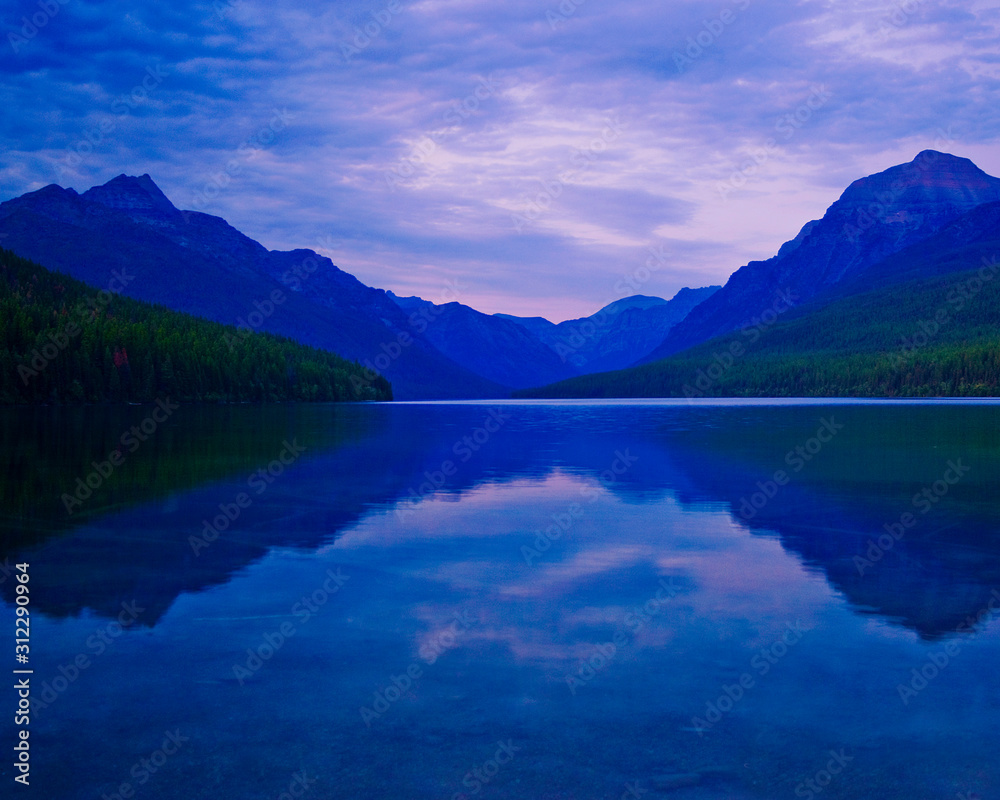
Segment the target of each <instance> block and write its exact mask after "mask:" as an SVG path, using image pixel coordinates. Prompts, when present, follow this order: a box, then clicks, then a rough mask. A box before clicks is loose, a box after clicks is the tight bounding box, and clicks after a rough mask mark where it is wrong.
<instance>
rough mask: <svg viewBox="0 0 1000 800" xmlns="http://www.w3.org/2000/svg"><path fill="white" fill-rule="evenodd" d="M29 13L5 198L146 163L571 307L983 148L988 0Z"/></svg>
mask: <svg viewBox="0 0 1000 800" xmlns="http://www.w3.org/2000/svg"><path fill="white" fill-rule="evenodd" d="M568 12H571V13H568ZM37 13H39V6H38V4H37V3H33V2H27V1H26V0H16V2H13V3H10V4H8V6H7V8H6V9H5V11H4V12H3V16H2V18H0V21H2V22H3V31H4V40H3V41H0V45H2V46H3V52H2V55H0V64H2V68H3V69H4V72H5V80H4V82H3V84H2V85H0V101H2V102H3V105H4V107H5V108H8V109H17V113H8V114H5V115H4V116H3V119H2V120H0V133H2V137H3V141H4V144H5V147H4V149H3V151H2V154H0V197H2V198H8V197H12V196H16V195H19V194H21V193H23V192H25V191H30V190H32V189H36V188H39V187H40V186H42V185H45V184H47V183H50V182H59V183H62V184H63V185H71V186H73V187H74V188H77V189H78V190H83V189H86V188H88V187H89V186H91V185H93V184H96V183H102V182H104V181H106V180H108V179H110V178H111V177H113V176H114V175H117V174H119V173H121V172H126V173H130V174H141V173H144V172H148V173H150V174H151V175H152V176H153V177H154V179H155V180H156V181H157V182H158V184H159V185H160V186H161V188H163V190H164V191H165V192H166V193H167V195H168V196H169V197H171V199H172V200H173V201H174V202H175V203H176V204H177V205H178V206H181V207H189V208H190V207H195V206H196V205H197V204H199V203H204V204H205V210H206V211H209V212H211V213H216V214H219V215H221V216H224V217H226V218H227V219H228V220H229V221H230V222H231V223H232V224H234V225H235V226H236V227H238V228H239V229H241V230H243V231H244V232H246V233H247V234H248V235H250V236H252V237H254V238H256V239H259V240H261V241H262V242H263V243H264V244H265V245H267V246H269V247H272V248H283V249H290V248H293V247H298V246H306V247H316V246H317V245H316V242H317V241H318V240H327V241H329V240H331V239H332V240H333V241H335V242H337V243H338V244H337V247H336V250H335V252H333V253H332V255H334V257H335V260H336V261H337V263H338V264H339V265H340V266H341V267H342V268H343V269H345V270H347V271H349V272H352V273H354V274H356V275H358V277H360V278H361V279H362V280H364V281H365V282H367V283H370V284H374V285H377V286H380V287H383V288H391V289H393V290H397V291H400V292H401V293H403V294H413V293H416V294H426V295H428V296H431V295H434V294H435V293H436V292H437V290H438V289H439V287H440V285H441V282H442V280H444V279H445V278H446V277H447V276H452V275H465V276H466V277H467V278H468V281H467V282H468V283H470V284H471V289H470V292H469V294H468V295H467V302H472V303H473V304H474V305H475V304H478V305H479V306H480V307H483V308H484V310H489V311H510V312H513V313H544V314H546V315H548V316H550V317H552V318H554V319H560V318H563V317H572V316H579V315H581V314H585V313H590V312H592V311H593V310H594V309H596V308H597V307H599V306H601V305H603V304H604V303H606V302H608V301H609V300H611V299H614V297H611V296H609V292H610V288H609V287H611V286H613V285H614V283H615V282H616V281H617V280H618V278H619V277H620V276H621V274H622V273H623V272H624V271H627V270H629V269H634V268H635V267H637V266H639V265H641V264H642V263H643V261H644V256H643V253H644V252H645V249H646V248H647V247H649V246H661V245H666V246H669V247H671V248H673V250H674V251H675V252H676V253H677V256H678V257H677V259H676V263H672V264H671V265H670V266H669V267H666V268H664V269H663V270H661V271H660V272H659V273H657V275H656V276H655V280H654V281H652V282H651V284H650V286H649V289H648V291H649V292H650V293H658V294H661V295H663V296H667V297H669V296H671V295H672V294H673V293H674V292H675V291H676V290H677V289H679V288H680V287H681V286H683V285H691V284H692V283H701V284H707V283H722V282H725V280H726V278H727V277H728V275H729V274H730V273H731V272H732V271H733V270H734V269H736V268H738V267H739V266H741V265H742V264H743V263H745V262H746V261H748V260H750V259H752V258H766V257H768V256H770V255H772V254H773V253H774V252H775V251H776V250H777V247H778V246H779V245H780V244H781V242H782V241H784V240H785V239H787V238H790V237H791V236H792V235H794V233H795V231H796V230H797V229H798V228H799V227H800V226H801V225H802V224H803V223H804V222H805V221H807V220H808V219H810V218H814V217H816V216H820V215H821V214H822V212H823V210H824V209H825V207H826V206H827V205H829V204H830V203H831V202H832V201H833V200H835V199H836V197H837V196H838V195H839V193H840V191H842V190H843V188H845V187H846V186H847V184H848V183H850V182H851V181H852V180H854V179H855V178H857V177H860V176H861V175H863V174H867V173H869V172H872V171H876V170H879V169H884V168H886V167H888V166H891V165H892V164H893V163H898V162H899V161H904V160H909V159H911V158H912V157H913V156H914V155H915V154H916V153H917V152H918V151H919V150H921V149H924V148H925V147H931V146H935V145H937V146H938V147H939V149H944V150H949V151H951V152H955V153H957V154H960V155H964V154H970V155H972V154H973V153H974V154H976V156H977V157H978V158H977V163H979V164H980V166H981V167H983V168H984V169H986V170H987V171H988V172H993V173H994V174H995V173H997V172H1000V156H998V155H996V151H995V145H996V143H997V139H998V133H1000V109H998V108H997V107H996V104H995V103H993V102H992V98H994V97H995V96H996V91H997V89H998V81H1000V59H998V57H997V55H996V53H995V41H996V35H997V32H998V24H1000V15H998V12H997V10H996V9H994V8H991V7H990V4H989V3H987V2H985V1H984V0H983V1H980V0H975V2H972V3H968V2H961V3H960V2H958V0H950V1H947V2H935V3H929V2H921V0H907V2H899V3H889V4H886V3H884V2H882V0H859V2H856V3H852V4H850V5H849V7H845V4H842V3H834V2H827V1H826V0H802V1H801V2H793V1H791V0H789V1H788V2H764V0H729V2H707V0H692V1H691V2H685V3H673V4H659V3H640V4H634V3H633V4H620V3H617V4H611V3H600V2H596V0H594V1H593V2H584V3H580V4H579V5H577V4H575V3H565V2H564V3H562V4H560V3H558V2H552V3H551V4H549V5H548V6H546V5H544V4H538V3H537V2H534V1H533V0H532V2H528V0H513V1H512V2H508V3H504V4H501V5H497V4H495V3H484V2H472V0H415V1H414V2H407V1H406V0H367V1H364V2H361V1H357V0H349V1H348V2H344V3H338V4H336V5H335V6H330V5H329V4H324V3H320V2H317V1H316V0H311V1H307V2H305V3H299V4H296V5H295V6H294V7H287V6H280V5H275V4H269V3H263V2H257V0H233V2H231V3H230V2H225V1H224V0H217V1H216V2H179V3H173V4H169V5H166V6H165V5H162V4H152V5H141V4H140V5H139V6H136V5H135V4H132V3H125V2H121V1H120V0H113V1H112V2H88V0H69V1H68V2H66V3H65V4H64V5H59V10H58V12H57V13H56V14H55V15H53V16H51V17H49V18H48V19H47V20H46V22H45V25H44V26H41V27H38V28H37V30H35V32H34V34H33V35H32V36H30V38H29V37H27V36H26V35H25V34H26V33H30V32H31V29H30V28H25V26H24V20H25V18H26V19H27V20H28V22H29V23H30V19H31V17H32V16H33V15H35V14H37ZM12 37H13V38H12ZM17 37H20V39H23V40H24V41H20V39H19V38H17ZM150 71H152V72H153V73H154V74H162V75H164V77H162V80H160V81H159V82H157V83H155V84H153V85H151V79H150V78H149V75H150ZM816 91H822V92H824V93H826V94H827V95H828V99H827V100H826V101H825V102H824V103H823V104H822V106H821V107H819V108H814V109H811V113H810V114H808V116H807V117H806V118H805V119H802V120H801V122H800V124H796V125H792V126H790V125H789V124H788V123H787V122H786V123H785V125H784V127H782V122H781V121H782V119H786V120H787V119H788V116H789V115H793V118H794V115H795V114H796V112H797V111H799V110H800V109H802V108H803V106H804V105H808V104H809V103H810V98H811V97H814V96H815V92H816ZM275 114H282V115H286V118H287V119H288V124H287V125H285V126H284V127H282V129H281V130H280V131H275V132H274V136H273V137H270V138H269V141H268V142H267V143H266V145H265V144H262V143H261V142H260V140H259V139H257V140H255V139H254V137H259V135H260V133H261V131H263V130H265V129H266V128H267V126H268V125H269V123H270V121H271V120H272V119H273V118H274V115H275ZM799 116H800V117H804V116H806V115H805V114H803V113H800V115H799ZM789 131H790V135H786V133H788V132H789ZM771 140H774V141H773V145H771V146H769V142H771ZM255 141H256V142H257V144H258V145H261V146H256V145H254V144H253V143H254V142H255ZM248 143H250V145H249V146H248ZM241 148H242V149H241ZM761 152H766V153H767V157H766V160H765V162H764V163H763V164H761V165H759V166H758V168H756V169H755V170H754V171H753V173H752V174H748V175H744V177H745V178H746V181H745V182H744V183H743V185H741V186H740V187H739V190H738V191H733V192H731V193H729V194H728V195H727V194H725V193H724V192H721V191H720V189H719V187H720V185H725V184H726V182H727V181H730V180H731V179H732V177H733V176H734V174H739V173H740V172H741V170H744V169H745V167H746V165H747V164H748V163H749V161H748V159H753V157H754V154H757V156H758V159H759V158H760V153H761ZM221 184H224V185H221ZM212 185H217V190H211V191H209V192H206V187H211V186H212ZM546 191H547V192H548V193H549V195H551V197H549V198H546V197H545V192H546ZM208 194H212V197H210V198H209V197H207V195H208ZM532 204H534V205H532ZM542 206H544V208H543V207H542ZM529 212H530V213H529ZM518 215H519V216H521V217H525V216H533V217H534V218H533V219H530V220H529V222H530V224H528V225H523V226H521V229H520V230H518V226H517V225H516V224H515V222H514V220H513V219H512V218H513V217H515V216H518Z"/></svg>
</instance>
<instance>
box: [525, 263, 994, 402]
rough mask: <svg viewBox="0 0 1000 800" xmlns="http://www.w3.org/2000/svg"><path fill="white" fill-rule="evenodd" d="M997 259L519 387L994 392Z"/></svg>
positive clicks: (534, 392)
mask: <svg viewBox="0 0 1000 800" xmlns="http://www.w3.org/2000/svg"><path fill="white" fill-rule="evenodd" d="M996 267H997V265H996V264H993V265H988V266H984V267H982V268H980V269H977V270H969V271H966V272H963V273H958V274H952V275H946V276H938V277H935V278H931V279H924V280H920V281H911V282H907V283H901V284H896V285H893V286H890V287H886V288H883V289H878V290H875V291H872V292H868V293H865V294H860V295H857V296H854V297H849V298H845V299H843V300H839V301H837V302H834V303H831V304H830V305H828V306H825V307H822V308H819V309H817V310H814V311H812V312H811V313H803V314H801V316H798V317H796V318H793V319H789V320H787V321H780V320H779V321H777V322H773V321H772V322H773V324H772V325H770V326H768V325H765V324H763V323H761V324H760V325H757V326H756V327H752V326H751V327H747V328H744V329H743V330H742V331H734V332H732V333H730V334H728V335H726V336H721V337H718V338H717V339H713V340H711V341H709V342H705V343H704V344H702V345H698V346H697V347H693V348H691V349H689V350H686V351H684V352H682V353H678V354H677V355H675V356H672V357H670V358H667V359H663V360H661V361H657V362H654V363H652V364H645V365H643V366H640V367H634V368H632V369H627V370H620V371H617V372H606V373H602V374H599V375H586V376H583V377H580V378H574V379H572V380H568V381H562V382H561V383H557V384H553V385H551V386H546V387H541V388H538V389H531V390H526V391H523V392H519V393H518V395H517V396H520V397H702V396H705V397H713V396H714V397H808V396H822V397H833V396H847V397H935V396H954V397H960V396H975V397H984V396H996V395H998V394H1000V326H998V320H1000V271H998V269H997V268H996ZM805 310H806V309H800V311H805Z"/></svg>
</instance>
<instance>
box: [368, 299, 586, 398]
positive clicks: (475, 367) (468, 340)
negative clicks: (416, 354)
mask: <svg viewBox="0 0 1000 800" xmlns="http://www.w3.org/2000/svg"><path fill="white" fill-rule="evenodd" d="M387 294H388V295H389V297H391V298H392V299H393V300H394V301H395V302H396V304H397V305H398V306H399V307H400V308H402V309H403V310H404V311H405V312H407V314H408V315H409V321H410V323H411V326H412V327H413V328H414V329H416V330H419V331H421V332H422V333H423V335H424V336H426V337H427V339H428V341H430V342H431V343H432V344H433V345H434V346H435V347H436V348H437V349H438V350H440V351H441V352H442V353H444V354H445V355H446V356H447V357H448V358H450V359H451V360H452V361H454V362H455V363H456V364H459V365H461V366H463V367H465V368H466V369H468V370H470V371H471V372H474V373H476V374H477V375H482V376H483V377H485V378H487V379H489V380H492V381H495V382H496V383H498V384H500V385H502V386H509V387H511V388H514V389H523V388H527V387H529V386H541V385H542V384H546V383H552V382H553V381H558V380H562V379H563V378H568V377H570V376H571V375H575V374H576V370H574V369H573V368H572V367H571V366H570V365H568V364H566V363H565V362H564V361H563V360H562V359H560V358H559V356H557V355H556V353H555V352H554V351H553V350H552V349H551V348H550V347H548V346H547V345H545V344H543V343H542V341H541V340H540V339H539V338H538V337H537V336H536V335H534V334H533V333H532V332H531V331H530V330H529V329H527V328H525V327H523V326H521V325H518V324H516V323H514V322H512V321H510V320H509V319H504V318H502V317H500V316H497V315H490V314H483V313H482V312H480V311H476V310H475V309H474V308H470V307H469V306H466V305H462V304H461V303H457V302H452V303H445V304H443V305H436V304H435V303H432V302H430V301H428V300H423V299H421V298H419V297H397V296H396V295H394V294H393V293H392V292H388V293H387ZM550 324H551V323H550Z"/></svg>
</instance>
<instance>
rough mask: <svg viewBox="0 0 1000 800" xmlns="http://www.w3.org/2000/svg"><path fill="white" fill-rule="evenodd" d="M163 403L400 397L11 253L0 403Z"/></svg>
mask: <svg viewBox="0 0 1000 800" xmlns="http://www.w3.org/2000/svg"><path fill="white" fill-rule="evenodd" d="M251 311H252V309H251ZM368 374H369V375H370V373H368ZM163 397H169V398H170V399H171V400H174V401H180V402H199V401H201V402H245V401H250V402H254V401H256V402H260V401H264V402H278V401H284V400H298V401H351V400H391V399H392V390H391V387H390V386H389V383H388V381H386V380H385V379H384V378H382V377H378V376H376V377H375V378H374V379H373V380H369V378H368V377H366V370H364V369H363V368H362V367H361V366H360V365H358V364H356V363H353V362H349V361H346V360H345V359H343V358H341V357H340V356H337V355H336V354H334V353H330V352H327V351H324V350H319V349H316V348H313V347H307V346H305V345H301V344H298V343H296V342H293V341H292V340H290V339H286V338H284V337H279V336H274V335H272V334H268V333H257V332H252V331H250V330H249V329H248V328H242V329H237V328H236V327H235V326H232V325H221V324H219V323H215V322H209V321H207V320H203V319H199V318H197V317H193V316H189V315H187V314H182V313H179V312H176V311H170V310H168V309H166V308H164V307H162V306H157V305H153V304H150V303H145V302H142V301H139V300H134V299H131V298H128V297H123V296H121V295H118V294H113V293H111V292H108V291H106V290H105V291H100V290H97V289H94V288H92V287H90V286H88V285H86V284H84V283H82V282H80V281H78V280H75V279H74V278H71V277H69V276H67V275H62V274H59V273H55V272H51V271H49V270H47V269H45V268H44V267H41V266H39V265H38V264H35V263H33V262H31V261H28V260H26V259H23V258H19V257H18V256H16V255H14V254H13V253H11V252H9V251H7V250H3V249H0V404H5V405H10V404H23V403H104V402H111V403H120V402H150V401H153V400H156V399H157V398H163Z"/></svg>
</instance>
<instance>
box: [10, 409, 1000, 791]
mask: <svg viewBox="0 0 1000 800" xmlns="http://www.w3.org/2000/svg"><path fill="white" fill-rule="evenodd" d="M150 411H151V409H149V408H129V409H127V410H99V409H84V410H77V411H73V412H66V411H63V412H58V411H55V410H50V409H44V410H36V411H6V412H4V413H3V414H2V415H0V432H2V436H3V439H2V442H0V447H2V449H3V451H4V459H3V462H2V463H6V464H7V465H8V467H7V473H6V474H5V476H4V480H3V483H2V487H0V490H2V493H0V502H2V507H0V514H2V517H0V525H2V527H0V536H2V537H3V540H2V541H3V543H4V544H3V555H5V556H7V557H8V558H9V560H10V563H11V564H14V563H17V562H29V563H30V565H31V566H30V576H31V582H30V588H31V594H30V597H31V606H30V608H31V612H32V616H31V622H32V625H31V654H30V664H29V666H30V668H31V669H33V670H34V673H33V675H32V678H31V681H32V683H31V685H32V690H33V698H34V699H35V700H37V701H41V702H42V704H36V706H35V709H34V713H33V716H32V719H31V725H30V731H31V738H30V743H31V755H32V760H31V787H30V789H28V790H24V789H23V787H20V786H17V785H16V784H13V783H12V781H13V774H14V773H13V771H12V767H11V763H12V760H11V757H10V753H11V751H10V749H8V748H10V747H13V743H14V741H15V739H14V737H15V735H16V730H15V728H14V726H13V725H12V724H11V717H12V712H13V710H14V707H15V705H16V702H17V701H16V694H15V692H14V691H13V690H10V691H7V692H5V693H3V695H2V697H3V698H4V699H3V700H2V702H3V703H4V704H5V708H4V709H3V711H2V714H0V718H2V719H3V723H2V724H0V741H2V742H3V743H4V744H3V747H4V750H5V752H7V753H8V755H7V757H6V758H4V759H2V762H3V763H2V764H0V779H2V780H3V782H4V784H5V787H4V790H3V796H17V797H22V796H23V797H33V798H34V797H37V798H46V800H50V799H53V800H55V799H63V798H65V799H66V800H72V799H74V798H101V797H102V795H106V796H107V797H109V798H111V797H115V796H116V795H119V794H120V795H121V796H125V797H128V796H133V797H136V798H183V799H184V800H191V799H192V798H240V800H249V799H253V798H280V797H291V796H296V797H298V796H302V797H307V798H315V799H316V800H320V799H321V798H401V799H405V798H440V799H441V800H453V799H455V798H484V799H485V800H502V799H503V798H541V799H552V800H554V799H555V798H580V799H581V800H582V799H583V798H620V797H636V796H641V797H648V798H658V797H669V798H677V800H685V799H686V798H691V799H692V800H693V799H694V798H739V799H740V800H743V799H745V798H792V797H810V798H814V797H819V798H822V799H823V800H826V799H827V798H906V799H907V800H914V799H915V798H962V799H963V800H971V798H976V797H979V798H983V800H985V799H986V798H991V797H1000V763H998V762H997V760H996V747H997V744H996V732H997V721H998V712H1000V688H998V681H1000V679H998V673H997V664H998V663H1000V633H998V631H1000V625H998V624H997V623H996V622H995V618H996V616H998V615H996V614H994V613H993V609H997V610H998V611H1000V591H998V589H1000V495H998V492H997V486H998V480H1000V406H998V405H991V404H985V403H979V404H976V403H945V404H917V403H877V404H855V403H832V404H831V403H810V404H798V405H797V404H789V403H785V404H778V405H774V404H766V403H759V402H757V403H746V402H730V403H718V404H711V405H709V404H706V405H688V404H685V403H677V404H665V403H609V404H587V403H567V404H555V405H546V404H509V405H501V406H490V405H481V404H464V405H454V404H440V405H438V404H427V405H418V404H414V405H402V404H401V405H391V406H389V405H384V406H382V405H380V406H339V407H338V406H309V407H294V406H293V407H279V408H267V409H261V408H249V407H247V408H235V409H234V408H204V407H182V408H180V409H178V410H176V411H175V412H174V413H172V414H171V415H170V417H169V418H168V419H167V420H166V421H165V422H162V423H158V424H157V425H156V427H155V430H154V431H153V432H152V433H149V434H148V436H147V438H146V440H145V441H142V442H138V446H137V447H136V448H135V450H134V452H133V451H131V450H130V448H129V447H128V446H123V445H122V444H121V436H122V434H124V433H125V432H127V431H129V429H130V428H131V426H133V425H136V426H138V428H139V430H140V432H141V431H142V430H143V428H142V424H143V420H144V419H145V418H146V417H148V415H149V414H150ZM149 427H150V426H149V424H147V430H148V428H149ZM144 435H145V434H144ZM119 448H120V450H119V453H118V455H117V456H115V458H116V459H117V460H118V461H121V460H122V459H124V461H123V462H122V463H120V465H118V466H116V467H114V469H112V470H111V471H110V473H109V474H108V475H107V477H104V476H101V475H100V474H97V475H96V476H95V475H91V473H94V472H95V470H97V468H98V467H102V466H103V462H104V461H109V463H110V459H111V456H112V455H113V454H114V453H115V451H116V449H119ZM282 459H284V461H285V462H286V463H284V464H283V463H281V460H282ZM93 462H97V466H96V467H95V466H94V465H93ZM269 465H270V469H271V472H270V474H269V473H268V472H266V470H267V469H268V466H269ZM262 468H263V469H264V470H265V472H264V473H260V472H258V470H259V469H262ZM105 469H106V468H105ZM88 475H90V476H91V482H92V484H98V485H97V488H96V489H92V490H91V494H90V496H89V497H86V498H85V499H80V497H79V496H78V497H76V498H64V497H63V495H64V494H68V495H72V493H73V492H74V491H75V487H77V479H78V478H80V479H81V480H83V481H84V483H85V482H86V480H87V477H88ZM79 494H80V495H82V494H85V492H84V491H82V490H81V491H80V493H79ZM73 500H79V502H73ZM67 507H68V508H69V509H70V510H71V511H72V514H69V513H68V512H67ZM227 514H228V516H230V517H234V519H233V520H232V521H230V520H229V519H228V518H227ZM886 526H889V529H888V530H887V528H886ZM889 530H891V531H894V532H895V535H893V534H892V533H890V532H889ZM882 534H884V536H882V539H881V540H880V539H879V536H880V535H882ZM0 580H2V581H3V583H0V595H2V599H3V604H2V608H0V623H2V626H0V627H2V629H3V630H4V631H7V632H8V633H5V634H4V635H3V637H2V642H0V649H2V650H3V651H5V652H6V653H7V654H6V655H4V656H3V663H4V664H13V649H14V645H13V633H12V632H13V629H14V610H13V609H14V605H13V601H14V597H15V595H14V588H13V587H14V581H13V579H11V578H7V579H5V578H4V575H3V573H2V571H0ZM970 621H971V624H970ZM11 786H13V790H9V789H8V787H11ZM8 792H9V794H8ZM129 793H131V794H129Z"/></svg>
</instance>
